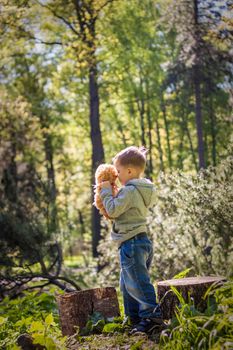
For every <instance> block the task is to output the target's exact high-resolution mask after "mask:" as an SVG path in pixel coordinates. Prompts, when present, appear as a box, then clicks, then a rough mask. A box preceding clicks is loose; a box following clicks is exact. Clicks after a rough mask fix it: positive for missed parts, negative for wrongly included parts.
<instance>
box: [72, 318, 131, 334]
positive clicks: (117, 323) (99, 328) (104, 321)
mask: <svg viewBox="0 0 233 350" xmlns="http://www.w3.org/2000/svg"><path fill="white" fill-rule="evenodd" d="M122 321H123V319H122V317H115V318H113V319H109V318H106V317H104V316H103V315H101V313H100V312H94V313H93V314H92V315H90V317H89V320H88V321H87V323H86V326H85V327H84V328H83V329H81V330H80V332H79V334H80V335H81V336H87V335H90V334H100V333H105V334H108V333H114V332H123V330H124V327H123V325H122Z"/></svg>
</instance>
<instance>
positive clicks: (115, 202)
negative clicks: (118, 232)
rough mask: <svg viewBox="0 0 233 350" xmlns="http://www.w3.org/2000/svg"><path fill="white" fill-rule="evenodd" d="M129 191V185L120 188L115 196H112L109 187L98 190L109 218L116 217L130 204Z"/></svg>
mask: <svg viewBox="0 0 233 350" xmlns="http://www.w3.org/2000/svg"><path fill="white" fill-rule="evenodd" d="M131 193H132V189H131V188H130V187H123V188H122V189H120V191H119V192H118V194H117V196H116V197H113V195H112V190H111V189H108V188H103V189H102V190H101V191H100V196H101V199H102V201H103V205H104V207H105V210H106V211H107V213H108V215H109V216H110V217H111V218H113V219H114V218H117V217H118V216H120V215H121V214H123V213H124V212H125V211H126V210H128V209H129V208H130V207H131V206H132V200H131Z"/></svg>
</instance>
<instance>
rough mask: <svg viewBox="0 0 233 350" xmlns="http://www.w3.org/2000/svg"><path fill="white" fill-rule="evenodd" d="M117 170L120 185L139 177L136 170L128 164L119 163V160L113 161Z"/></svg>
mask: <svg viewBox="0 0 233 350" xmlns="http://www.w3.org/2000/svg"><path fill="white" fill-rule="evenodd" d="M114 165H115V167H116V169H117V172H118V178H119V181H120V183H121V184H122V185H125V184H126V183H127V182H128V181H129V180H131V179H135V178H138V177H139V174H138V171H137V170H136V169H135V168H133V167H130V166H124V165H121V164H119V162H116V163H114Z"/></svg>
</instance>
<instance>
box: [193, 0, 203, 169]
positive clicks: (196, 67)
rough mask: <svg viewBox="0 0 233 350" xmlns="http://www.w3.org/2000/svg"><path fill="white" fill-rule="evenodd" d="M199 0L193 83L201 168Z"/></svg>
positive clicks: (200, 166) (195, 12)
mask: <svg viewBox="0 0 233 350" xmlns="http://www.w3.org/2000/svg"><path fill="white" fill-rule="evenodd" d="M198 15H199V14H198V0H194V23H195V33H194V35H195V41H196V58H195V61H196V62H195V64H194V66H193V83H194V95H195V116H196V128H197V143H198V157H199V169H201V168H205V167H206V164H205V149H204V141H203V125H202V106H201V72H200V66H199V46H200V45H199V42H200V33H199V28H198V26H199V24H198Z"/></svg>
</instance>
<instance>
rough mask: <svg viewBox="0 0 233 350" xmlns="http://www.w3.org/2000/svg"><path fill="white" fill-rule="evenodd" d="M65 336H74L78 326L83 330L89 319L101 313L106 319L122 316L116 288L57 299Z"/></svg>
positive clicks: (68, 294)
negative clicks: (96, 313) (94, 314)
mask: <svg viewBox="0 0 233 350" xmlns="http://www.w3.org/2000/svg"><path fill="white" fill-rule="evenodd" d="M57 302H58V309H59V315H60V323H61V328H62V334H63V335H73V334H74V333H76V331H77V326H78V327H79V328H80V329H81V328H83V327H84V326H85V325H86V323H87V321H88V317H89V316H91V315H92V314H93V313H94V312H100V313H101V314H102V315H103V316H104V317H115V316H119V315H120V310H119V304H118V299H117V293H116V290H115V288H113V287H106V288H95V289H87V290H83V291H80V292H71V293H65V294H63V295H59V296H58V297H57Z"/></svg>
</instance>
